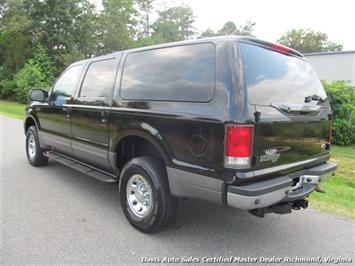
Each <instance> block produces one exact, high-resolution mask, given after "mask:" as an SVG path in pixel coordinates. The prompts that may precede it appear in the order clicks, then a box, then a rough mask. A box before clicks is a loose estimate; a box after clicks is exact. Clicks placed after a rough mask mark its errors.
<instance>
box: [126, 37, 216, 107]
mask: <svg viewBox="0 0 355 266" xmlns="http://www.w3.org/2000/svg"><path fill="white" fill-rule="evenodd" d="M214 87H215V47H214V45H213V44H211V43H203V44H194V45H184V46H176V47H167V48H160V49H154V50H148V51H142V52H135V53H131V54H129V55H128V56H127V58H126V63H125V66H124V70H123V77H122V84H121V96H122V98H124V99H134V100H155V101H188V102H191V101H195V102H207V101H209V100H211V99H212V98H213V95H214Z"/></svg>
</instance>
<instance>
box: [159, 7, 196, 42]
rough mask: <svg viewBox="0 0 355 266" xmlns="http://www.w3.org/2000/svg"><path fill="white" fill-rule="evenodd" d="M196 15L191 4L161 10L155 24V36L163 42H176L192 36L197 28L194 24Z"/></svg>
mask: <svg viewBox="0 0 355 266" xmlns="http://www.w3.org/2000/svg"><path fill="white" fill-rule="evenodd" d="M194 22H195V16H194V14H193V11H192V9H191V8H190V7H189V6H186V5H182V6H177V7H171V8H169V9H167V10H164V11H160V12H159V18H158V19H157V21H156V22H155V23H154V24H153V30H154V33H153V35H155V36H154V38H156V39H158V40H161V41H162V42H174V41H181V40H186V39H190V38H192V36H193V35H194V33H195V28H194V27H193V26H192V24H193V23H194Z"/></svg>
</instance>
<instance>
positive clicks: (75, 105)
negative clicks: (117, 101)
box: [63, 104, 111, 110]
mask: <svg viewBox="0 0 355 266" xmlns="http://www.w3.org/2000/svg"><path fill="white" fill-rule="evenodd" d="M63 106H64V107H78V108H88V109H100V110H110V109H111V107H109V106H98V105H85V104H63Z"/></svg>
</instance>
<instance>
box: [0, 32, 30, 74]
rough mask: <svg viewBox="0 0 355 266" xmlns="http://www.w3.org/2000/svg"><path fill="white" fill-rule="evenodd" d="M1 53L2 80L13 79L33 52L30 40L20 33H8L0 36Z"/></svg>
mask: <svg viewBox="0 0 355 266" xmlns="http://www.w3.org/2000/svg"><path fill="white" fill-rule="evenodd" d="M0 51H1V53H0V80H1V79H11V78H12V76H13V75H14V73H16V72H17V71H19V70H20V69H21V68H22V67H23V66H24V64H25V62H26V60H27V59H28V58H31V57H32V52H33V51H32V47H31V42H30V39H29V38H28V37H27V36H26V35H24V34H22V33H21V32H18V31H6V32H4V33H2V34H1V35H0Z"/></svg>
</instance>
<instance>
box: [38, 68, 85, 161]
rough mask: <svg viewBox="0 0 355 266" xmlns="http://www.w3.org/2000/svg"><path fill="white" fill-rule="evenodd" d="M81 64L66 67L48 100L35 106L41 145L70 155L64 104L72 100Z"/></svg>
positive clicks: (69, 127) (66, 111)
mask: <svg viewBox="0 0 355 266" xmlns="http://www.w3.org/2000/svg"><path fill="white" fill-rule="evenodd" d="M82 69H83V66H82V65H80V64H79V65H74V66H71V67H69V68H68V69H66V70H65V71H64V72H63V74H62V75H61V76H60V77H59V79H58V80H57V82H56V83H55V85H54V87H53V89H52V91H51V93H50V96H49V101H48V103H47V104H45V105H41V106H39V107H36V108H40V110H38V112H37V113H38V119H39V122H40V130H39V134H40V139H41V145H42V146H43V147H49V148H54V149H55V150H56V151H58V152H60V153H63V154H66V155H72V148H71V137H72V134H71V118H70V108H69V107H67V106H66V105H67V104H69V103H70V102H71V101H72V98H73V96H74V93H75V90H76V87H77V84H78V81H79V79H80V76H81V73H82Z"/></svg>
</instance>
